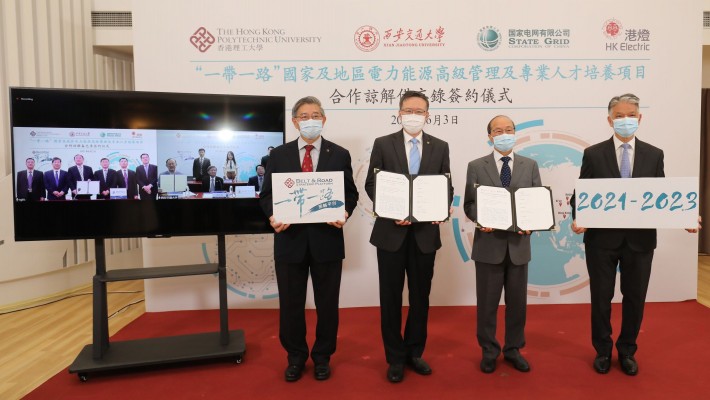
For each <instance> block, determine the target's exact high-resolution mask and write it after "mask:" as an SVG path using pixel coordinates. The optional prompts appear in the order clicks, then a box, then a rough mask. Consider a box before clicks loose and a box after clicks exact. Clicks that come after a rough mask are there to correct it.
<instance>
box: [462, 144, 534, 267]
mask: <svg viewBox="0 0 710 400" xmlns="http://www.w3.org/2000/svg"><path fill="white" fill-rule="evenodd" d="M494 154H495V155H497V153H491V154H488V155H487V156H484V157H481V158H478V159H476V160H473V161H471V162H469V163H468V170H467V172H466V193H465V195H464V205H463V207H464V212H465V213H466V216H468V217H469V218H470V219H471V221H476V192H475V185H476V184H479V185H484V186H497V187H503V184H502V183H501V181H500V170H499V169H498V164H497V163H496V157H495V156H494ZM535 186H542V181H541V179H540V170H539V168H538V166H537V162H535V160H533V159H530V158H527V157H523V156H521V155H519V154H517V153H516V154H515V156H514V158H513V175H512V177H511V180H510V187H511V188H523V187H535ZM506 252H510V261H511V262H512V263H513V264H515V265H523V264H527V263H528V262H529V261H530V235H519V234H518V233H517V232H510V231H502V230H494V231H493V232H488V233H486V232H481V231H480V230H478V229H476V233H474V236H473V250H472V252H471V259H472V260H474V261H479V262H483V263H487V264H501V263H503V260H504V259H505V254H506Z"/></svg>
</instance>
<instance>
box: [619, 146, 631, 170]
mask: <svg viewBox="0 0 710 400" xmlns="http://www.w3.org/2000/svg"><path fill="white" fill-rule="evenodd" d="M621 147H622V148H623V150H622V151H621V168H620V170H621V171H620V172H621V177H622V178H631V160H630V159H629V149H630V148H631V145H630V144H628V143H624V144H622V145H621Z"/></svg>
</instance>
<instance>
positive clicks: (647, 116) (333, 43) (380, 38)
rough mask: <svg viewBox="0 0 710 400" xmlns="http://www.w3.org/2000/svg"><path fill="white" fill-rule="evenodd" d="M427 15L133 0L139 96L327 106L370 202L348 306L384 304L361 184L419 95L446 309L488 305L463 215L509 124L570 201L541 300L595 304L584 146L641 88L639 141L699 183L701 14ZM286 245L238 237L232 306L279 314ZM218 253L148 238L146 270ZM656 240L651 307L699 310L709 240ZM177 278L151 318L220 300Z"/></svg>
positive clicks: (558, 6) (350, 6) (222, 0)
mask: <svg viewBox="0 0 710 400" xmlns="http://www.w3.org/2000/svg"><path fill="white" fill-rule="evenodd" d="M412 5H413V4H412V3H404V2H399V1H391V2H381V1H374V0H360V1H337V2H333V1H323V0H313V1H311V2H308V3H307V4H300V3H293V2H285V1H283V2H278V1H277V2H272V3H269V5H268V6H265V4H264V2H263V1H252V0H244V1H239V2H234V1H230V0H212V1H210V2H204V3H201V4H200V6H198V7H196V6H195V3H194V2H191V1H185V0H180V1H178V0H153V1H135V2H134V5H133V26H134V28H133V31H134V32H133V34H134V35H133V37H134V55H135V70H136V88H137V89H138V90H155V91H175V92H206V93H225V94H249V95H280V96H286V99H287V101H286V104H287V107H288V109H287V110H286V112H287V114H289V115H290V112H291V110H290V106H291V105H292V104H293V103H294V102H295V101H296V100H297V99H299V98H301V97H303V96H306V95H313V96H316V97H318V98H319V99H320V100H321V101H322V102H323V105H324V108H325V112H326V115H327V117H328V120H327V123H326V125H325V127H324V132H323V136H324V137H326V138H328V139H329V140H332V141H334V142H336V143H338V144H340V145H342V146H344V147H345V148H347V149H348V150H349V151H350V154H351V156H352V159H353V170H354V172H355V179H356V183H357V184H358V188H359V190H360V193H361V194H360V201H359V204H358V208H357V209H356V211H355V213H354V215H353V216H352V218H351V219H350V221H349V222H348V224H347V225H346V227H345V240H346V260H345V264H344V266H345V267H344V273H343V279H342V290H341V305H342V306H344V307H353V306H374V305H377V304H378V279H377V261H376V252H375V248H374V247H373V246H371V245H370V244H369V242H368V239H369V235H370V232H371V229H372V224H373V217H372V203H371V201H370V200H369V199H368V197H367V195H366V194H365V191H364V181H365V176H366V169H367V166H368V161H369V153H370V150H371V146H372V143H373V141H374V139H375V138H376V137H378V136H382V135H385V134H389V133H392V132H394V131H396V130H398V129H399V128H400V127H399V125H398V122H397V118H396V116H397V110H398V101H399V98H400V96H401V93H403V92H404V91H405V90H407V89H411V90H417V91H421V92H423V93H425V94H426V95H427V96H428V97H429V99H430V113H431V119H430V121H429V124H428V125H427V126H426V127H425V130H426V131H427V132H428V133H430V134H432V135H434V136H437V137H439V138H441V139H443V140H445V141H447V142H448V143H449V145H450V149H451V167H452V168H451V169H452V182H453V185H454V188H455V197H454V203H453V206H454V215H453V216H452V218H451V220H450V221H449V222H448V223H446V224H445V225H443V229H442V239H443V243H444V245H443V247H442V249H441V250H439V252H438V253H437V260H436V273H435V276H434V282H433V287H432V295H431V303H432V304H433V305H468V304H475V274H474V265H473V262H472V261H471V260H470V258H469V255H470V251H471V245H472V238H473V229H474V226H473V224H472V223H471V221H468V220H467V219H466V217H465V215H464V212H463V204H462V198H463V191H464V187H465V179H466V166H467V164H468V162H469V161H471V160H473V159H476V158H478V157H481V156H483V155H486V154H488V153H489V152H491V146H490V143H488V140H487V135H486V124H487V123H488V121H489V120H490V119H491V118H492V117H494V116H496V115H498V114H506V115H508V116H510V117H511V118H512V119H513V121H515V123H516V125H517V136H518V141H517V145H516V148H515V151H516V152H518V153H520V154H522V155H525V156H529V157H532V158H534V159H535V160H537V162H538V164H539V166H540V170H541V175H542V181H543V184H544V185H549V186H551V187H552V189H553V197H554V202H555V218H556V224H557V229H556V230H555V231H552V232H536V233H534V234H533V237H532V246H533V256H532V261H531V262H530V269H529V289H528V294H529V301H530V303H577V302H586V301H588V300H589V295H588V292H589V291H588V288H587V287H588V284H589V283H588V275H587V271H586V266H585V260H584V247H583V244H582V237H581V236H577V235H575V234H574V233H572V231H571V229H570V224H571V221H570V213H571V210H570V206H569V204H568V202H569V198H570V196H571V194H572V192H573V190H574V184H575V180H576V178H578V176H579V168H580V165H581V161H582V151H583V150H584V148H586V147H587V146H589V145H590V144H594V143H597V142H600V141H602V140H605V139H608V138H609V137H611V135H612V129H611V128H610V127H609V124H608V122H607V120H606V118H607V108H606V107H607V104H608V102H609V99H610V98H611V97H613V96H615V95H620V94H623V93H627V92H632V93H634V94H636V95H638V96H639V97H640V99H641V112H642V114H643V120H642V123H641V125H640V128H639V130H638V133H637V136H638V137H639V138H640V139H641V140H644V141H647V142H649V143H651V144H653V145H655V146H657V147H660V148H661V149H663V150H664V151H665V172H666V176H669V177H674V176H675V177H681V176H696V175H697V173H698V172H697V171H698V167H699V155H698V153H697V151H690V152H688V151H686V149H697V147H698V144H699V134H698V132H699V121H700V107H699V105H700V91H699V82H700V77H701V51H700V50H701V49H700V44H701V34H702V11H703V9H702V2H701V1H699V0H695V1H686V2H684V3H683V7H678V5H677V2H657V3H653V4H649V3H648V2H647V1H643V0H629V1H626V2H622V3H619V2H617V1H611V0H600V1H596V2H575V4H574V6H573V7H571V6H570V2H568V1H563V0H541V1H536V2H520V1H513V0H507V1H498V2H495V3H490V2H489V3H481V2H470V1H463V0H459V1H453V0H450V1H447V0H444V1H440V2H438V3H437V5H436V7H430V6H427V7H412ZM561 16H563V17H561ZM671 54H672V57H671V56H670V55H671ZM678 60H682V62H679V61H678ZM670 82H672V84H669V83H670ZM286 129H287V140H293V139H295V138H296V137H297V132H296V130H295V129H294V128H293V126H292V125H291V124H290V123H287V127H286ZM679 141H682V143H683V145H682V146H679V145H678V143H679ZM173 240H174V241H178V242H179V243H180V245H179V246H177V245H176V244H171V241H173ZM271 240H272V238H271V237H270V236H269V235H258V236H254V237H251V236H240V237H231V238H229V242H228V245H229V246H230V248H232V249H234V252H233V253H228V254H229V268H230V271H232V273H233V277H234V281H233V282H232V283H230V288H231V290H232V293H233V295H231V296H230V303H231V304H232V305H234V306H240V307H273V306H274V305H275V302H274V301H273V300H272V299H273V298H274V297H276V296H278V294H277V293H276V292H275V287H276V285H275V283H274V282H273V279H274V274H273V260H272V259H271V258H270V257H271V248H270V247H269V246H270V243H271ZM215 242H216V240H215V239H214V238H190V239H189V240H188V239H185V238H181V239H180V238H179V239H170V240H147V241H146V243H145V255H146V257H145V258H146V260H145V261H146V265H151V263H152V265H168V264H169V262H170V261H175V264H180V263H184V262H185V260H186V259H190V258H194V259H197V260H200V261H201V262H202V261H204V262H208V261H210V260H212V259H213V255H214V254H215V253H216V250H214V249H215V247H216V244H215ZM658 243H659V245H658V249H657V251H656V254H655V257H654V271H653V276H652V278H651V285H650V289H649V295H648V297H649V299H650V300H652V301H675V300H684V299H692V298H695V297H696V280H697V278H696V264H697V257H696V253H697V238H696V236H695V235H692V234H688V233H687V232H685V231H682V230H661V231H659V241H658ZM237 249H239V251H237ZM168 281H169V280H155V281H150V282H148V283H147V288H148V296H147V298H148V309H149V310H152V311H156V310H168V309H185V308H214V307H216V306H217V303H216V294H214V293H213V292H215V291H216V282H211V281H210V279H204V278H202V279H197V278H195V279H194V280H192V281H191V280H190V279H184V280H183V279H181V280H180V282H182V283H181V284H177V283H175V282H171V283H168ZM199 282H202V283H204V286H201V285H200V284H199ZM202 290H204V296H203V295H200V294H199V293H201V292H200V291H202ZM196 293H197V294H196ZM618 297H619V296H618V294H617V300H618ZM195 298H198V299H200V301H195V300H194V299H195ZM206 299H209V300H206ZM309 304H311V305H312V301H311V300H309Z"/></svg>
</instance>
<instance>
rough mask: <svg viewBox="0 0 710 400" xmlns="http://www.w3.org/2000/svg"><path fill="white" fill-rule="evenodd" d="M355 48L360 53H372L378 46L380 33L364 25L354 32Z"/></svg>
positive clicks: (372, 27)
mask: <svg viewBox="0 0 710 400" xmlns="http://www.w3.org/2000/svg"><path fill="white" fill-rule="evenodd" d="M354 41H355V46H357V48H358V49H360V50H361V51H372V50H375V49H376V48H377V46H379V44H380V32H378V31H377V29H375V27H374V26H370V25H364V26H361V27H360V28H358V30H357V31H355V38H354Z"/></svg>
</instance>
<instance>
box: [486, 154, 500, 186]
mask: <svg viewBox="0 0 710 400" xmlns="http://www.w3.org/2000/svg"><path fill="white" fill-rule="evenodd" d="M493 154H495V152H494V153H491V154H489V155H488V156H487V157H486V158H484V159H483V161H484V162H485V163H486V165H485V166H484V167H483V169H485V171H486V173H488V177H489V178H490V179H491V182H493V184H494V185H496V186H499V187H503V183H502V182H501V181H500V171H498V164H497V163H496V158H495V157H494V156H493Z"/></svg>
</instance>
